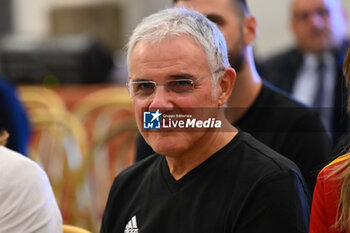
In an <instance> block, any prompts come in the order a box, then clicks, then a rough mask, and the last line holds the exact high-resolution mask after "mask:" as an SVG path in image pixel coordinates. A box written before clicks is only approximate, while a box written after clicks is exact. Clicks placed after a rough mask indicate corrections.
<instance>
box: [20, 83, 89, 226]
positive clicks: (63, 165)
mask: <svg viewBox="0 0 350 233" xmlns="http://www.w3.org/2000/svg"><path fill="white" fill-rule="evenodd" d="M18 92H19V97H20V100H21V101H22V103H23V104H24V106H25V108H26V110H27V113H28V116H29V120H30V124H31V140H30V143H29V148H28V151H29V156H30V157H31V158H32V159H33V160H35V161H36V162H38V163H39V164H41V165H42V166H43V168H44V170H45V171H46V173H47V174H48V177H49V179H50V182H51V185H52V188H53V191H54V194H55V197H56V200H57V203H58V205H59V207H60V210H61V212H62V215H63V219H64V221H65V222H67V223H75V221H76V219H78V218H79V216H78V214H77V212H76V209H77V201H78V200H77V196H76V186H77V183H78V180H77V174H79V172H80V170H81V167H82V165H83V160H84V157H85V155H86V154H87V144H86V132H85V128H84V127H83V125H82V123H81V122H80V120H78V119H77V118H76V117H75V116H74V115H73V114H72V113H70V112H69V111H67V110H66V108H65V104H64V102H63V100H62V99H61V98H60V96H59V95H57V94H56V93H55V92H54V91H52V90H50V89H48V88H45V87H40V86H22V87H20V88H19V89H18Z"/></svg>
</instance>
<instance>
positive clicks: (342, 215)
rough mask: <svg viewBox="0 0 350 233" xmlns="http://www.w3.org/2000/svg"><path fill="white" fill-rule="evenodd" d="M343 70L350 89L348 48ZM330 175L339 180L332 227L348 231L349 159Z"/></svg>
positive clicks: (349, 206) (349, 52)
mask: <svg viewBox="0 0 350 233" xmlns="http://www.w3.org/2000/svg"><path fill="white" fill-rule="evenodd" d="M343 71H344V77H345V83H346V85H347V87H348V90H350V89H349V87H350V48H349V49H348V51H347V54H346V56H345V59H344V65H343ZM348 111H350V95H349V96H348ZM349 143H350V142H349ZM348 145H349V144H348ZM331 175H335V177H336V179H339V180H341V186H340V195H339V203H338V212H337V218H336V219H337V220H336V222H335V224H334V226H333V227H334V228H336V229H338V230H339V231H341V232H343V231H344V232H348V231H350V159H347V160H346V161H345V162H344V163H341V164H340V165H339V166H337V167H336V168H335V170H334V171H333V172H332V174H331Z"/></svg>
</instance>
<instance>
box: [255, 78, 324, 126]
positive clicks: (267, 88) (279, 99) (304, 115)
mask: <svg viewBox="0 0 350 233" xmlns="http://www.w3.org/2000/svg"><path fill="white" fill-rule="evenodd" d="M262 92H263V94H262V95H264V98H262V103H260V104H259V105H260V106H262V107H270V108H273V109H274V114H275V115H276V116H277V117H279V116H281V115H283V116H285V117H287V119H288V120H297V119H303V120H305V119H310V120H316V121H319V118H318V116H317V113H316V112H315V111H313V110H312V109H310V108H308V107H307V106H306V105H305V104H303V103H301V102H299V101H298V100H296V99H295V98H293V97H292V96H291V95H289V94H288V93H286V92H285V91H283V90H281V89H279V88H277V87H275V86H274V85H273V84H271V83H269V82H268V81H264V85H263V88H262ZM290 123H291V122H289V124H290Z"/></svg>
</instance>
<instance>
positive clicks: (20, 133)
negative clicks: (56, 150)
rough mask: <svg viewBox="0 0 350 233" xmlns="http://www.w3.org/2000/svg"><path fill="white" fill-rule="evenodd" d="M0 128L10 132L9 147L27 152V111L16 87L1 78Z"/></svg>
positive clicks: (22, 152) (28, 131)
mask: <svg viewBox="0 0 350 233" xmlns="http://www.w3.org/2000/svg"><path fill="white" fill-rule="evenodd" d="M0 108H1V113H0V130H6V131H7V132H8V133H9V135H10V136H9V138H8V142H7V147H8V148H10V149H11V150H14V151H16V152H18V153H20V154H23V155H25V154H26V148H27V144H28V140H29V135H30V129H29V122H28V119H27V115H26V112H25V110H24V108H23V107H22V105H21V103H20V101H19V99H18V97H17V94H16V90H15V88H14V87H13V86H12V85H11V84H9V83H8V82H7V81H5V80H4V79H2V78H0Z"/></svg>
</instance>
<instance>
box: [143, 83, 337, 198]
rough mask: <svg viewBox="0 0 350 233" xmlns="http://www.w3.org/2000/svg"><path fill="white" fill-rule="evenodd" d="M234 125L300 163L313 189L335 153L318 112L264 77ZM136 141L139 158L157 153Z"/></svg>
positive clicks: (299, 165) (302, 171)
mask: <svg viewBox="0 0 350 233" xmlns="http://www.w3.org/2000/svg"><path fill="white" fill-rule="evenodd" d="M233 111H234V109H233ZM234 125H235V126H237V127H239V128H240V129H242V130H243V131H245V132H248V133H250V134H251V135H252V136H254V137H255V138H256V139H258V140H259V141H261V142H262V143H264V144H265V145H267V146H268V147H270V148H272V149H273V150H275V151H277V152H278V153H280V154H281V155H283V156H285V157H287V158H289V159H290V160H292V161H293V162H294V163H296V164H297V165H298V167H299V169H300V171H301V173H302V174H303V176H304V177H305V180H306V183H307V184H308V187H309V190H310V191H311V192H313V190H314V187H315V185H316V178H317V174H318V172H319V170H320V169H321V168H322V167H324V166H325V165H326V164H327V163H328V160H327V158H328V157H329V156H330V153H331V144H330V141H329V137H328V136H327V133H326V132H325V130H324V128H323V126H322V123H321V122H320V120H319V118H318V116H317V113H315V112H313V111H311V110H310V109H308V108H306V107H305V106H304V105H302V104H300V103H298V102H296V101H294V100H292V99H291V97H289V96H287V95H286V94H284V93H282V92H281V91H280V90H279V89H277V88H276V87H274V86H273V85H271V84H270V83H268V82H266V81H264V85H263V86H262V89H261V91H260V93H259V95H258V97H257V98H256V100H255V101H254V103H253V104H252V106H251V107H250V108H249V109H248V110H247V112H246V113H245V114H244V115H243V116H242V117H241V118H240V119H239V120H238V121H237V122H236V123H234ZM136 144H137V149H136V161H139V160H141V159H143V158H145V157H147V156H149V155H151V154H153V153H154V151H153V150H152V148H151V147H150V146H149V145H148V144H147V143H146V141H145V140H144V139H143V138H142V137H141V136H140V137H138V138H137V143H136Z"/></svg>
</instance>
